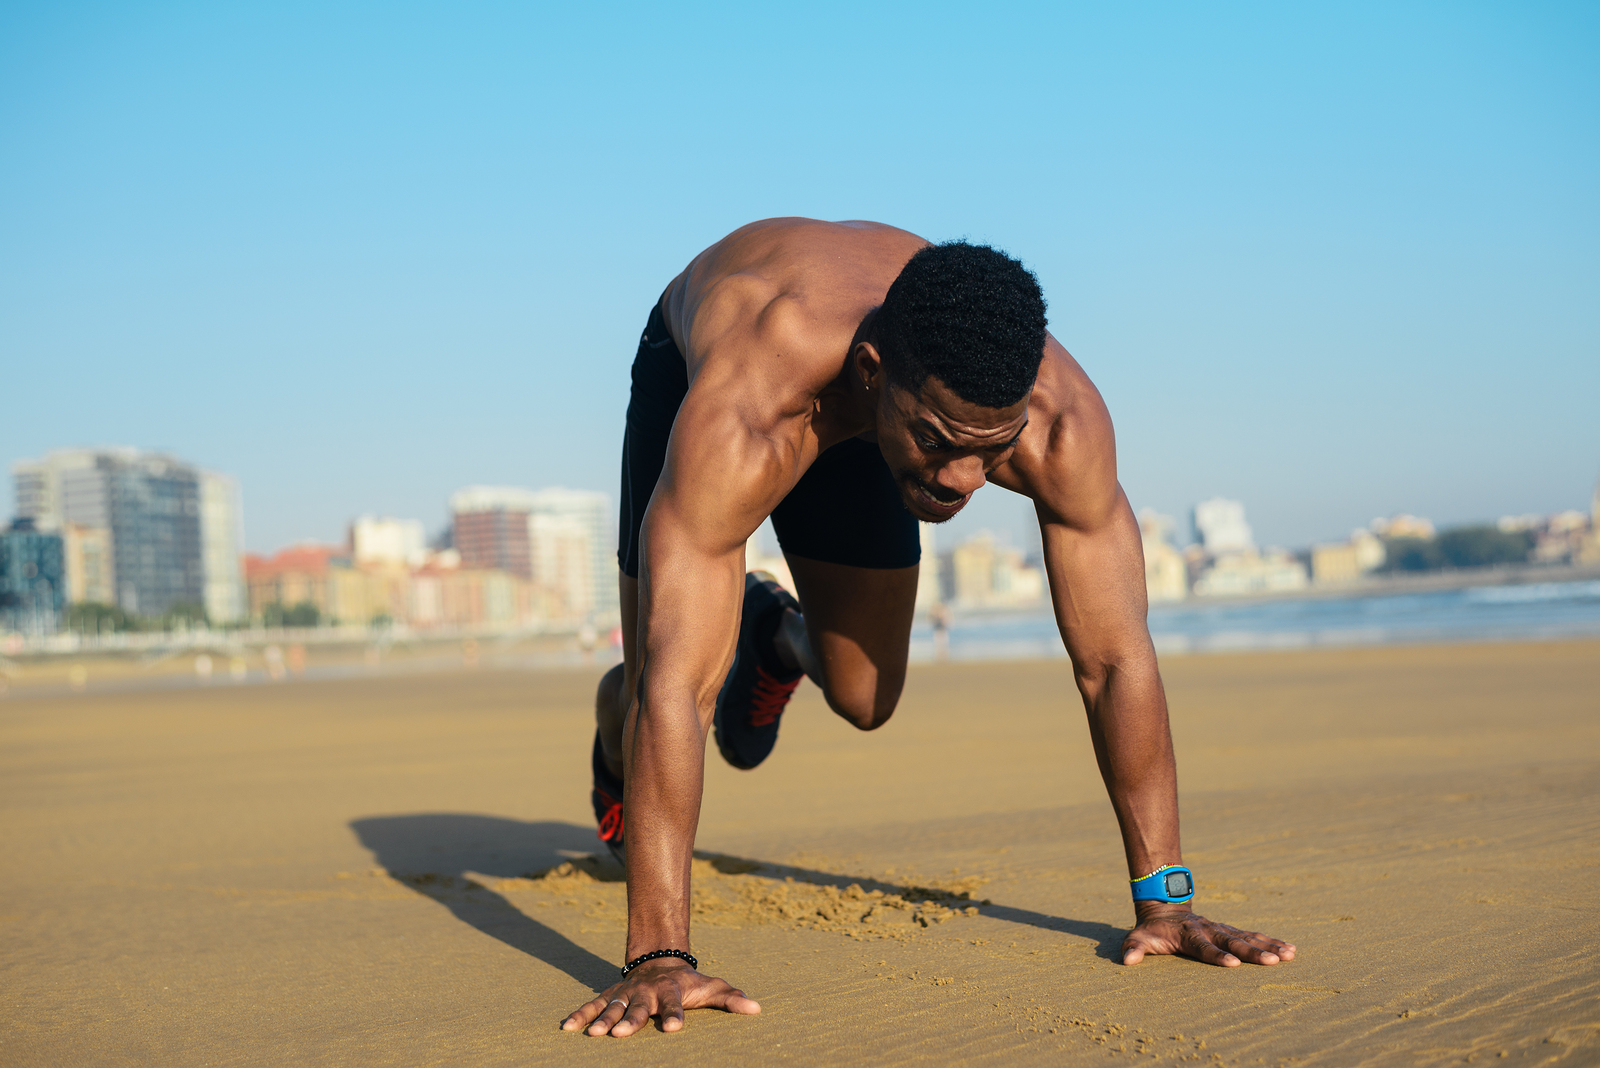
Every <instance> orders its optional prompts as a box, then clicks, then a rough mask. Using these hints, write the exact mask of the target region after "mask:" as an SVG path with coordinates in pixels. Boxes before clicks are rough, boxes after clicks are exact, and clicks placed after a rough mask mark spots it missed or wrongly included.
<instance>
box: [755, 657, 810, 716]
mask: <svg viewBox="0 0 1600 1068" xmlns="http://www.w3.org/2000/svg"><path fill="white" fill-rule="evenodd" d="M803 678H805V676H804V675H796V676H795V677H794V678H793V679H791V680H790V681H788V682H784V681H782V680H780V679H779V678H777V676H775V675H773V674H772V673H771V672H770V671H768V670H767V669H766V668H764V667H762V666H761V665H759V664H757V665H756V685H755V691H754V693H752V694H751V701H750V726H752V727H769V726H771V725H772V724H773V723H776V722H777V720H778V717H779V716H781V715H783V710H784V707H785V706H786V705H788V703H789V698H790V697H792V696H794V691H795V690H796V689H798V688H799V686H800V680H801V679H803Z"/></svg>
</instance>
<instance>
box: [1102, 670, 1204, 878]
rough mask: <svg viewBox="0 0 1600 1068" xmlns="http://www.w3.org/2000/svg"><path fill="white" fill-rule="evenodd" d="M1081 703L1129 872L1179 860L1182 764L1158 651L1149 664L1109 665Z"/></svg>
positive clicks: (1143, 871) (1141, 872)
mask: <svg viewBox="0 0 1600 1068" xmlns="http://www.w3.org/2000/svg"><path fill="white" fill-rule="evenodd" d="M1084 705H1085V708H1086V711H1087V712H1088V716H1089V731H1090V735H1091V736H1092V738H1093V740H1094V749H1095V758H1096V760H1097V761H1098V762H1099V765H1100V775H1101V777H1102V778H1103V779H1104V780H1105V784H1106V793H1107V794H1108V795H1110V798H1111V805H1112V808H1113V809H1115V810H1116V813H1117V823H1118V825H1119V826H1120V827H1121V829H1122V845H1123V850H1124V852H1125V853H1126V854H1127V860H1128V872H1129V875H1130V876H1132V877H1138V876H1142V875H1145V874H1148V873H1149V872H1150V871H1152V870H1154V869H1155V868H1158V867H1160V866H1161V865H1163V864H1178V863H1181V862H1182V860H1183V853H1182V846H1181V844H1180V840H1179V832H1178V775H1177V767H1176V762H1175V760H1174V757H1173V752H1172V734H1171V731H1170V729H1169V727H1168V724H1167V704H1166V697H1165V696H1164V695H1163V693H1162V690H1161V676H1160V673H1159V671H1158V670H1157V668H1156V665H1155V662H1154V657H1153V655H1152V657H1151V658H1150V660H1149V662H1148V663H1144V662H1135V663H1134V664H1131V665H1111V666H1107V667H1106V668H1105V669H1104V674H1103V676H1102V678H1101V679H1100V680H1099V685H1098V686H1096V687H1093V688H1088V687H1086V688H1085V694H1084Z"/></svg>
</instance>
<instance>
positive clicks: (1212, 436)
mask: <svg viewBox="0 0 1600 1068" xmlns="http://www.w3.org/2000/svg"><path fill="white" fill-rule="evenodd" d="M846 25H847V26H848V27H849V28H850V31H851V32H850V33H848V34H842V33H840V32H839V31H840V29H841V27H843V26H846ZM4 28H5V32H4V33H0V159H3V160H4V161H5V162H4V164H3V165H0V250H3V252H0V323H4V324H5V325H4V328H3V329H0V398H3V400H0V404H3V414H0V462H3V463H5V464H7V465H9V464H11V463H13V462H15V461H18V460H21V459H24V458H27V457H33V456H40V455H43V454H45V453H46V452H48V451H50V450H52V449H57V448H70V447H90V448H94V447H100V446H104V445H107V444H119V443H126V444H130V445H133V446H136V447H138V448H140V449H142V450H147V451H153V452H165V453H171V454H174V455H179V456H183V457H186V458H189V459H190V460H192V462H194V463H196V464H200V465H203V466H204V467H206V468H208V469H213V470H221V471H227V472H229V473H230V474H232V475H234V476H236V477H237V479H238V481H239V483H240V485H241V486H242V487H243V492H244V513H243V517H244V537H245V544H246V546H247V547H248V548H250V549H252V550H257V551H268V550H271V549H273V548H275V547H278V546H282V545H285V544H289V543H291V542H294V541H298V540H306V539H312V540H329V541H336V540H339V539H341V538H342V537H343V534H344V531H345V528H346V526H347V524H348V523H349V522H350V521H351V520H352V519H353V518H355V517H357V516H360V515H380V516H381V515H394V516H405V517H411V518H416V519H420V520H422V521H423V522H424V523H425V525H426V527H427V529H428V532H429V534H430V535H432V534H434V533H436V532H437V531H438V530H440V529H441V528H442V527H443V525H444V523H445V521H446V518H447V517H446V507H447V500H448V497H449V495H450V493H452V492H454V491H455V490H456V489H458V488H459V487H461V486H464V485H471V484H491V485H522V486H551V485H564V486H568V487H572V488H574V489H581V490H593V491H599V492H604V493H607V494H609V495H610V496H611V497H612V499H613V500H615V497H616V493H617V467H618V459H619V455H620V441H621V435H622V416H623V410H624V408H625V406H626V403H627V389H628V364H629V361H630V359H631V357H632V353H633V348H634V343H635V341H636V339H637V335H638V331H639V329H640V328H641V327H642V325H643V322H644V319H645V316H646V313H647V312H648V310H649V307H650V303H651V302H652V301H653V300H654V299H655V298H656V296H657V295H658V294H659V293H660V291H661V289H662V287H663V286H664V285H665V284H666V283H667V281H668V280H669V279H670V278H671V277H672V276H673V275H674V274H675V273H676V272H677V271H679V270H681V269H682V267H683V266H684V265H685V264H686V263H687V262H688V260H689V259H690V258H691V257H692V256H693V255H695V254H696V253H697V252H698V251H699V250H700V249H702V248H704V247H705V246H706V245H707V244H709V243H711V242H712V241H715V240H716V239H717V238H719V237H721V236H722V235H723V234H725V233H726V232H728V231H729V230H731V229H733V228H734V227H736V226H738V225H740V224H742V223H745V222H748V221H750V220H752V219H756V218H761V217H765V216H771V215H779V214H804V215H812V216H818V217H823V218H875V219H880V220H882V221H885V222H889V223H893V224H896V225H899V226H904V227H906V228H908V229H911V230H914V231H916V232H918V233H920V234H923V235H924V236H926V237H928V238H930V239H933V240H940V239H946V238H953V237H969V238H972V239H975V240H985V241H991V242H994V243H995V244H997V245H999V246H1001V247H1003V248H1006V249H1007V250H1009V251H1011V252H1012V253H1014V254H1016V255H1017V256H1019V257H1021V258H1022V259H1023V260H1024V261H1025V262H1026V263H1028V264H1029V265H1030V266H1031V267H1033V268H1034V269H1035V270H1036V271H1037V272H1038V274H1039V277H1040V279H1041V282H1042V283H1043V285H1044V289H1045V293H1046V295H1047V297H1048V299H1049V301H1050V322H1051V328H1052V330H1053V332H1054V333H1055V334H1056V336H1057V337H1059V338H1060V339H1061V340H1062V342H1063V343H1064V344H1065V345H1066V346H1067V347H1068V349H1070V350H1071V351H1072V352H1073V353H1074V355H1076V356H1077V358H1078V359H1079V360H1080V361H1081V362H1082V364H1083V365H1084V367H1085V368H1086V370H1087V371H1088V372H1089V374H1090V376H1091V377H1092V378H1093V379H1094V380H1095V382H1096V384H1097V385H1098V387H1099V388H1100V390H1101V392H1102V393H1103V394H1104V396H1105V398H1106V401H1107V403H1108V405H1109V407H1110V410H1111V413H1112V416H1113V419H1114V420H1115V421H1116V425H1117V429H1118V448H1119V460H1120V470H1121V475H1122V480H1123V484H1124V486H1125V487H1126V489H1127V492H1128V496H1129V498H1130V500H1131V502H1132V504H1133V506H1134V507H1135V509H1138V508H1143V507H1151V508H1154V509H1156V510H1157V511H1159V512H1163V513H1166V514H1169V515H1173V516H1177V517H1183V516H1186V515H1187V513H1188V510H1189V509H1190V508H1191V507H1192V506H1193V505H1194V504H1195V503H1196V502H1198V501H1201V500H1205V499H1208V498H1212V497H1224V498H1227V499H1231V500H1238V501H1242V502H1244V504H1245V506H1246V507H1247V508H1248V510H1249V516H1250V524H1251V527H1252V529H1253V532H1254V535H1255V538H1256V540H1257V542H1258V543H1260V544H1261V545H1263V546H1271V545H1285V546H1303V545H1309V544H1311V543H1314V542H1318V541H1322V540H1325V539H1336V538H1340V537H1343V536H1345V535H1347V534H1348V532H1349V530H1350V529H1351V528H1352V527H1354V526H1358V525H1362V524H1364V523H1366V522H1369V521H1370V520H1371V519H1372V518H1373V517H1376V516H1382V515H1392V514H1394V513H1396V512H1402V511H1403V512H1411V513H1414V514H1417V515H1422V516H1427V517H1429V518H1431V519H1432V520H1433V521H1434V522H1435V523H1437V524H1439V525H1440V526H1451V525H1456V524H1460V523H1464V522H1471V521H1492V520H1493V519H1495V518H1496V517H1498V516H1501V515H1514V514H1522V513H1530V512H1540V513H1546V512H1554V511H1559V510H1562V509H1566V508H1582V507H1583V506H1584V503H1585V502H1586V500H1587V499H1588V496H1589V494H1590V493H1591V491H1592V488H1593V486H1594V484H1595V481H1596V478H1597V477H1600V420H1597V419H1596V418H1595V415H1594V402H1593V398H1594V397H1596V396H1600V304H1597V303H1596V302H1595V301H1594V300H1593V299H1592V296H1591V295H1592V294H1593V293H1594V292H1596V291H1600V199H1597V198H1596V197H1595V196H1594V190H1595V189H1596V188H1600V65H1597V64H1595V63H1594V62H1593V57H1594V55H1596V54H1597V53H1600V9H1597V8H1595V7H1594V6H1593V5H1583V4H1559V3H1558V4H1548V5H1537V6H1535V5H1518V6H1514V5H1498V6H1485V7H1463V6H1461V5H1450V4H1427V3H1422V4H1415V5H1404V6H1400V7H1396V6H1392V5H1378V4H1370V5H1344V6H1341V7H1340V8H1338V9H1336V10H1335V9H1318V8H1313V7H1280V8H1262V7H1259V6H1226V5H1213V6H1208V7H1206V8H1204V9H1199V8H1193V7H1187V6H1184V5H1177V4H1173V5H1167V6H1162V5H1157V6H1156V7H1155V8H1133V7H1128V8H1115V7H1111V8H1106V7H1097V6H1089V5H1082V6H1074V5H1049V6H1046V5H1027V4H1015V5H989V6H986V7H984V8H983V9H982V10H979V9H973V8H970V7H960V6H955V5H950V6H944V7H941V6H939V5H932V6H927V5H919V6H918V7H917V8H915V9H912V8H909V7H899V6H894V5H887V4H886V5H877V6H867V7H865V8H863V7H861V6H859V5H855V6H848V7H847V6H844V5H838V6H832V7H830V6H828V5H816V6H812V7H808V8H807V9H805V10H804V11H788V10H781V9H773V10H766V9H759V8H751V9H747V10H741V11H740V13H739V15H738V17H737V18H731V17H728V13H727V12H726V11H722V10H720V9H712V8H694V9H690V10H678V9H673V10H670V11H669V10H664V9H650V8H644V7H639V8H630V9H627V11H626V14H625V15H619V14H618V13H617V12H616V11H614V10H612V9H605V10H603V11H602V10H599V9H595V10H588V9H579V8H568V9H558V10H549V9H544V8H540V9H537V10H536V9H532V8H529V9H517V8H511V7H505V6H499V5H487V4H481V3H466V4H458V5H450V6H443V5H438V6H428V5H421V6H411V7H405V8H393V9H386V10H384V11H382V12H381V13H376V12H374V10H373V9H370V8H367V7H357V6H355V5H345V4H340V3H337V2H336V3H333V4H329V5H309V4H301V3H293V2H291V3H286V4H283V5H271V6H270V7H255V8H251V7H242V8H240V7H227V6H210V7H207V6H195V5H179V4H163V3H159V2H156V3H149V4H140V5H134V6H131V7H124V8H117V7H107V6H89V5H80V4H75V3H72V2H67V3H63V4H59V5H35V6H33V7H31V8H17V9H15V10H10V11H8V12H7V13H6V15H5V16H4ZM891 42H892V43H891ZM757 44H759V47H756V45H757ZM663 56H671V57H672V69H673V70H674V72H675V73H674V75H673V80H672V85H671V92H672V93H673V94H674V95H676V96H680V97H682V98H683V99H695V100H707V101H715V102H716V106H715V107H708V108H703V109H695V110H692V111H691V112H685V113H677V112H664V111H663V109H662V108H661V107H660V100H661V94H662V92H663V86H662V80H661V79H662V75H661V63H662V59H661V57H663ZM774 69H782V70H785V71H786V76H785V78H783V79H782V80H781V81H775V80H774V79H773V78H771V77H770V72H771V71H772V70H774ZM286 72H293V73H292V76H290V75H289V74H288V73H286ZM930 73H932V74H934V75H935V76H933V77H930V76H929V75H930ZM730 84H738V85H752V86H760V87H761V88H760V89H758V90H755V91H750V92H745V91H740V92H728V91H727V88H726V87H727V86H728V85H730ZM908 87H915V88H914V89H908ZM863 116H868V117H870V118H863ZM641 160H648V161H653V162H650V163H648V164H643V165H642V164H641V163H640V161H641ZM1027 511H1028V510H1027V506H1026V505H1025V504H1024V503H1023V502H1022V501H1021V500H1019V499H1017V498H1014V497H1011V496H1010V495H1009V494H1006V493H1005V492H1004V491H1001V490H996V489H989V490H985V491H983V492H981V493H980V494H979V495H978V497H977V498H976V499H975V501H974V503H973V505H972V506H971V508H970V509H969V512H968V514H966V515H963V516H961V517H959V518H958V519H957V520H955V521H953V523H952V524H951V525H950V528H949V529H950V531H951V536H952V537H953V538H956V539H960V538H964V537H967V536H970V534H971V533H973V532H975V531H976V530H978V529H980V528H985V527H986V528H989V529H992V530H995V531H996V532H997V533H1001V534H1003V535H1005V536H1006V537H1008V538H1009V539H1010V540H1011V541H1012V543H1013V544H1015V545H1017V546H1019V547H1024V548H1025V547H1027V546H1028V545H1029V544H1030V540H1031V538H1032V534H1031V531H1030V530H1029V526H1030V522H1031V521H1030V520H1029V517H1028V514H1027Z"/></svg>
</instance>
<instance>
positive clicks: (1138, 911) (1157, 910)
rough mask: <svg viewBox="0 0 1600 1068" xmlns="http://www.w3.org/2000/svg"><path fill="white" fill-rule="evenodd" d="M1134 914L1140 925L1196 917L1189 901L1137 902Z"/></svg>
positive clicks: (1134, 904)
mask: <svg viewBox="0 0 1600 1068" xmlns="http://www.w3.org/2000/svg"><path fill="white" fill-rule="evenodd" d="M1133 914H1134V916H1135V917H1137V918H1138V921H1139V923H1149V922H1150V921H1151V920H1160V919H1181V918H1182V917H1184V916H1192V915H1194V909H1192V908H1190V907H1189V902H1187V901H1181V902H1177V901H1135V902H1134V903H1133Z"/></svg>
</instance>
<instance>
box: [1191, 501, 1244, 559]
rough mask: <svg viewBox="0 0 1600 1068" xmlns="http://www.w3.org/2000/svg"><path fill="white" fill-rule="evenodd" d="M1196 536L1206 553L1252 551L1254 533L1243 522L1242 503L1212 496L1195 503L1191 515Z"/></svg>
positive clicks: (1213, 554) (1214, 554)
mask: <svg viewBox="0 0 1600 1068" xmlns="http://www.w3.org/2000/svg"><path fill="white" fill-rule="evenodd" d="M1192 520H1193V523H1194V536H1195V540H1196V541H1198V542H1199V543H1200V546H1201V548H1203V549H1205V551H1206V552H1207V553H1209V554H1210V555H1212V556H1216V555H1218V554H1220V553H1231V552H1251V551H1253V550H1254V549H1255V547H1256V542H1255V535H1254V533H1253V532H1252V531H1251V530H1250V524H1249V523H1247V522H1245V518H1244V505H1243V504H1241V503H1239V502H1238V501H1230V500H1228V499H1226V498H1224V497H1212V498H1211V499H1210V500H1206V501H1201V502H1200V503H1199V504H1197V505H1195V506H1194V512H1193V516H1192Z"/></svg>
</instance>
